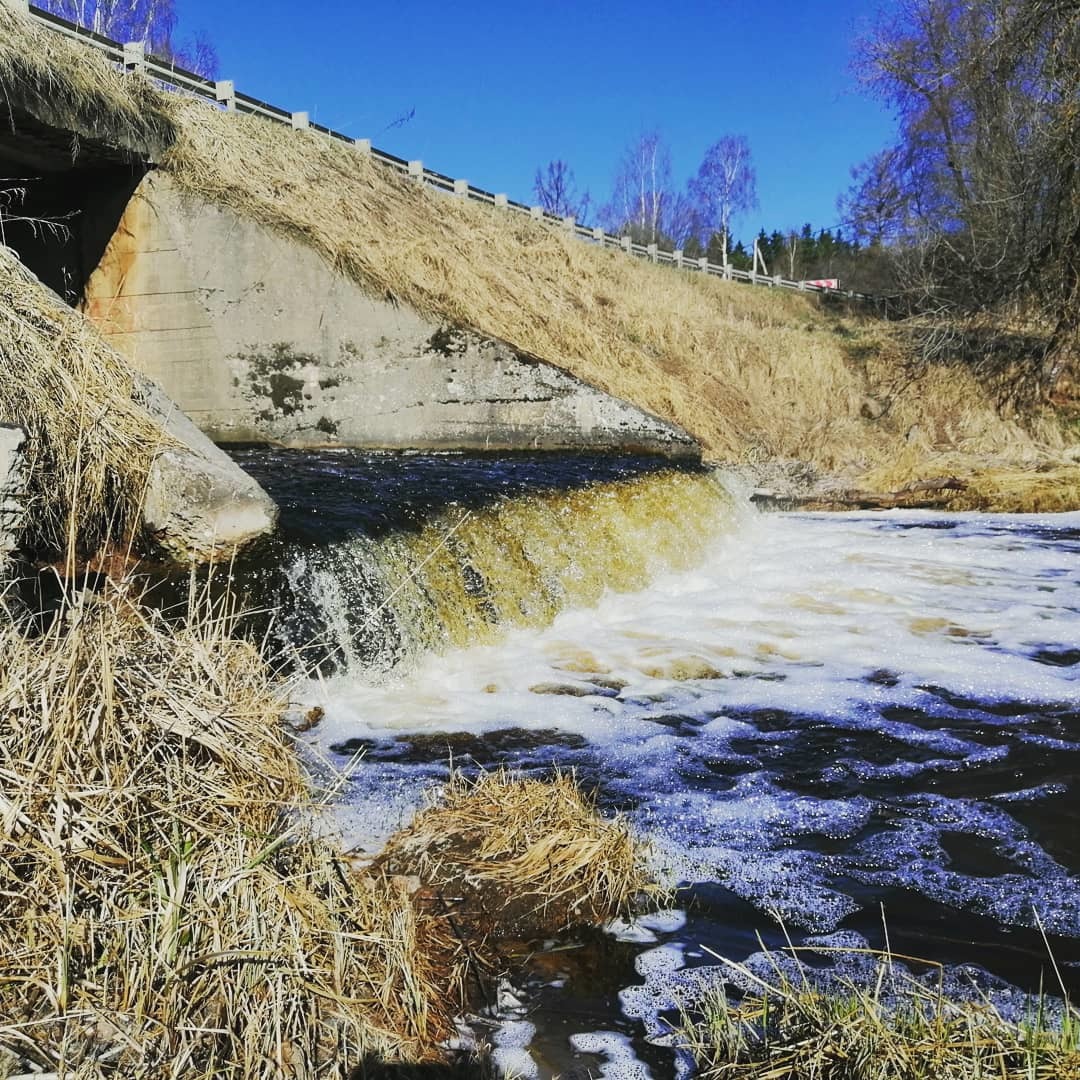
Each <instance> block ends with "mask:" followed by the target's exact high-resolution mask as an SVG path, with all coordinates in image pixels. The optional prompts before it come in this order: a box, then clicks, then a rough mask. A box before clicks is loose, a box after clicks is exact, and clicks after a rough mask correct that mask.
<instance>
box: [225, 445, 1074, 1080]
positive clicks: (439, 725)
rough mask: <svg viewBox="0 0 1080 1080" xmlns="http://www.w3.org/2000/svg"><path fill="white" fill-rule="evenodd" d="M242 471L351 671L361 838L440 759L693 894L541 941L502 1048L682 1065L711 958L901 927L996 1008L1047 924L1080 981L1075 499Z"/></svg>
mask: <svg viewBox="0 0 1080 1080" xmlns="http://www.w3.org/2000/svg"><path fill="white" fill-rule="evenodd" d="M242 456H243V457H244V464H245V466H246V467H248V468H249V469H251V470H252V471H253V472H256V473H257V474H258V475H259V476H260V478H261V479H263V480H264V481H265V482H266V483H267V485H268V487H269V488H270V489H271V491H272V493H274V494H276V495H278V497H279V498H280V499H281V500H282V501H283V503H284V504H285V506H286V514H285V522H284V525H283V539H282V541H281V544H282V545H283V549H282V550H279V551H278V552H277V553H276V554H275V556H274V559H273V560H272V561H273V562H275V563H276V564H277V565H279V566H281V567H283V568H284V569H283V570H282V571H281V573H282V574H283V575H284V576H283V579H282V580H280V581H279V582H278V586H277V588H278V589H279V595H278V598H279V599H281V598H284V599H285V600H286V603H285V606H286V608H287V609H288V610H289V611H290V612H291V614H290V616H289V617H288V619H287V620H286V623H285V625H284V626H283V629H285V630H287V631H288V635H289V637H290V640H291V641H292V643H293V644H294V645H302V644H305V643H307V642H309V641H311V642H314V643H315V648H316V649H317V650H321V651H322V652H324V653H325V654H326V656H327V657H329V663H328V665H327V667H326V668H325V671H324V676H323V678H322V679H321V680H320V681H317V682H312V683H311V684H310V686H308V687H307V689H306V691H305V694H306V697H307V699H308V700H310V702H311V703H313V704H315V703H318V704H321V705H323V706H324V707H325V709H326V717H325V719H324V720H323V722H322V723H321V724H320V725H319V727H318V728H316V729H315V730H314V731H313V732H312V733H311V734H310V736H309V737H310V739H311V743H312V747H313V749H314V750H317V751H320V752H322V753H324V754H326V755H327V756H329V757H331V758H334V759H336V760H338V761H342V762H343V761H345V760H346V755H350V754H352V753H354V752H356V751H358V750H363V751H364V752H365V757H364V759H363V763H362V764H361V765H360V767H359V768H358V770H357V772H356V774H355V777H354V779H353V781H352V783H351V784H350V786H349V788H348V790H347V793H346V795H345V800H344V803H345V805H344V806H343V807H342V821H343V827H344V828H345V830H346V833H347V837H348V840H349V842H350V843H351V844H353V845H354V846H356V847H357V848H358V849H359V850H365V849H368V850H374V848H375V847H377V846H378V844H379V842H380V841H381V840H382V839H383V838H385V836H386V835H388V834H389V833H390V832H391V831H392V830H393V829H395V828H396V827H398V826H399V825H400V824H402V823H403V822H404V821H405V820H407V818H408V816H409V814H410V813H411V812H412V810H413V809H414V808H415V807H416V805H417V804H418V803H419V802H420V801H421V800H422V798H423V795H424V792H425V790H426V789H427V788H428V787H430V786H431V785H433V784H435V783H437V782H438V781H439V780H440V779H442V778H443V777H445V775H446V771H447V763H448V760H449V758H450V757H451V755H452V757H453V760H454V763H455V764H459V765H466V766H491V765H495V764H502V763H506V764H509V765H513V766H515V767H517V768H521V769H524V770H527V771H530V772H538V773H543V772H544V771H546V770H550V769H551V768H552V767H554V766H558V767H573V768H575V769H576V770H577V772H578V775H579V776H580V777H581V779H582V780H583V782H584V783H585V784H586V785H587V786H592V787H595V788H596V789H597V790H598V792H599V796H600V801H601V804H602V806H604V807H605V808H608V809H617V810H620V811H622V812H624V813H626V814H627V815H628V816H629V818H630V820H631V821H632V823H633V824H634V826H635V827H636V829H637V830H638V831H639V832H640V833H641V834H642V835H643V836H645V837H647V838H648V839H650V840H651V841H652V842H653V844H654V852H655V856H654V857H655V863H656V867H657V870H658V872H659V873H661V874H662V875H663V876H664V877H665V878H666V880H667V881H668V882H670V883H671V884H673V885H681V886H682V887H683V888H682V891H681V892H680V893H679V894H678V898H677V905H678V907H677V909H676V910H673V911H669V912H665V913H661V915H659V916H656V917H653V918H651V919H646V920H644V921H643V922H640V923H636V924H633V925H630V926H623V927H613V928H609V931H608V932H607V933H606V934H595V935H585V936H583V937H581V938H577V939H573V940H566V941H560V942H555V943H551V947H550V949H549V950H548V951H546V952H544V953H542V954H541V955H540V956H538V957H536V958H535V959H534V961H533V963H532V964H531V966H530V968H529V973H528V976H527V977H526V979H525V981H524V984H523V985H522V986H520V987H518V990H517V996H518V998H519V999H520V1001H521V1003H522V1005H521V1009H520V1010H518V1014H516V1015H515V1013H514V1009H513V1008H511V1007H509V1005H507V1002H505V1001H504V1006H506V1008H504V1020H506V1022H505V1023H503V1025H502V1027H500V1028H499V1029H498V1031H497V1033H496V1035H495V1042H496V1044H497V1045H498V1046H499V1051H498V1053H499V1055H500V1058H501V1060H503V1061H505V1062H507V1063H512V1064H514V1065H516V1066H517V1067H518V1068H520V1069H522V1070H523V1071H524V1073H525V1074H527V1075H528V1074H531V1075H538V1076H549V1075H552V1074H554V1073H555V1072H558V1071H560V1070H561V1071H562V1072H563V1073H564V1074H565V1073H566V1072H567V1071H568V1070H569V1069H571V1068H572V1067H574V1066H575V1064H576V1065H581V1066H589V1067H591V1068H592V1069H593V1070H594V1075H604V1076H619V1077H623V1076H626V1077H644V1076H652V1077H654V1078H656V1080H659V1078H660V1077H665V1076H673V1075H676V1073H677V1072H678V1071H679V1070H683V1069H684V1068H685V1062H681V1061H680V1060H679V1059H678V1058H677V1057H676V1055H675V1054H674V1053H673V1052H672V1051H671V1050H670V1049H667V1048H666V1046H665V1044H666V1042H667V1041H668V1037H667V1026H666V1024H665V1022H664V1021H665V1017H668V1018H670V1016H671V1015H672V1012H671V1010H673V1009H677V1008H678V1007H679V1006H680V1005H683V1004H688V1003H690V1002H692V1000H693V998H694V996H695V994H697V993H698V992H700V988H701V986H702V985H703V984H706V983H707V982H708V981H709V979H710V978H711V977H714V976H715V972H716V964H717V961H716V960H715V959H714V958H713V956H712V955H711V953H710V952H709V950H712V951H715V952H717V953H720V954H723V955H724V956H727V957H730V958H732V959H735V960H741V959H744V958H746V957H748V956H751V955H752V954H754V953H757V952H758V951H759V950H760V948H761V941H764V943H765V944H766V945H778V944H782V943H783V940H784V938H783V934H784V933H785V932H786V933H787V934H790V935H791V937H792V938H794V939H796V942H797V943H798V942H812V943H818V944H822V945H826V946H827V945H830V944H832V945H836V944H840V945H843V944H850V943H852V942H856V943H863V942H869V943H870V944H871V945H875V946H880V945H882V944H884V940H885V933H886V931H885V929H883V913H884V925H885V926H887V933H888V938H889V943H890V945H891V947H892V948H893V949H894V950H897V951H899V952H904V953H909V954H914V955H920V956H926V957H929V958H932V959H934V960H938V961H941V962H943V963H945V964H946V965H949V971H950V974H951V977H952V979H953V982H954V984H955V986H956V987H957V992H960V989H962V987H963V985H965V984H972V983H976V984H978V985H979V986H980V987H981V988H982V990H983V992H987V993H991V994H992V995H994V996H995V1000H998V1001H1000V1002H1004V1003H1007V1002H1009V1001H1013V1002H1014V1003H1016V1002H1019V1001H1021V999H1022V993H1023V992H1025V991H1030V990H1034V989H1037V987H1038V984H1039V980H1040V978H1043V977H1046V978H1047V979H1052V978H1053V976H1052V974H1051V973H1050V969H1049V967H1048V964H1047V951H1046V943H1045V942H1044V940H1043V934H1042V932H1041V931H1040V929H1039V923H1040V922H1041V924H1042V926H1043V927H1044V928H1045V932H1046V937H1047V939H1048V941H1049V944H1050V945H1051V947H1052V949H1053V952H1054V955H1055V957H1056V959H1057V962H1058V965H1059V967H1060V970H1061V975H1062V978H1063V979H1064V981H1065V983H1066V985H1067V987H1068V989H1069V990H1070V991H1075V990H1077V989H1080V834H1078V833H1077V830H1076V824H1075V819H1074V816H1073V809H1074V807H1075V805H1076V802H1075V800H1076V795H1077V786H1078V782H1080V693H1078V690H1080V558H1078V556H1080V515H1057V516H1046V517H1033V516H1011V517H1006V516H991V515H971V514H966V515H940V514H931V513H922V512H891V513H884V514H843V515H816V514H758V513H756V512H754V511H753V510H752V509H751V508H750V507H749V505H748V504H747V502H746V501H745V499H743V498H742V497H741V496H739V495H738V494H733V493H731V492H729V491H728V490H727V489H726V488H725V486H724V485H723V484H722V483H721V482H720V480H719V479H718V478H717V477H716V476H714V475H713V474H710V473H707V472H704V471H699V472H673V471H671V470H666V469H661V468H659V467H658V466H657V464H656V463H655V462H649V461H615V460H611V459H603V458H597V459H588V458H559V459H546V460H545V459H528V458H523V459H522V458H519V459H500V458H490V459H466V458H452V457H423V456H413V457H407V458H404V459H401V458H397V459H391V458H386V457H379V456H372V455H366V456H365V455H360V454H327V455H304V456H302V457H301V456H295V455H294V456H290V455H287V454H284V453H281V452H276V453H275V452H266V451H257V452H256V451H248V452H245V455H242ZM778 919H781V920H782V921H783V925H784V927H786V931H781V930H780V928H779V926H778V923H777V920H778ZM759 934H760V936H761V940H760V941H759V938H758V936H757V935H759ZM509 1004H510V1005H512V1004H513V1003H512V1002H510V1003H509ZM507 1017H509V1019H507ZM600 1070H602V1072H601V1071H600Z"/></svg>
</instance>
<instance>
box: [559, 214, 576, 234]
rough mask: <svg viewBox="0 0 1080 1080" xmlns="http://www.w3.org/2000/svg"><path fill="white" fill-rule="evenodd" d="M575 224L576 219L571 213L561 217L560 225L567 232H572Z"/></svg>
mask: <svg viewBox="0 0 1080 1080" xmlns="http://www.w3.org/2000/svg"><path fill="white" fill-rule="evenodd" d="M576 224H577V221H576V219H575V218H574V215H573V214H570V215H569V216H567V217H564V218H563V219H562V226H563V228H564V229H565V230H566V231H567V232H573V231H574V226H575V225H576Z"/></svg>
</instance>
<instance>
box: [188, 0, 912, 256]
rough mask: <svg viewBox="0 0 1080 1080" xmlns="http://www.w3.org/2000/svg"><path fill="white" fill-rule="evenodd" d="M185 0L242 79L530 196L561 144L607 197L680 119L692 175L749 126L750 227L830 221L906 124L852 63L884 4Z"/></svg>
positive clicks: (674, 139)
mask: <svg viewBox="0 0 1080 1080" xmlns="http://www.w3.org/2000/svg"><path fill="white" fill-rule="evenodd" d="M176 2H177V6H178V9H179V14H180V17H181V36H182V35H183V34H184V33H188V32H191V31H194V30H196V29H203V30H205V31H206V32H207V34H208V35H209V37H210V38H211V39H212V40H213V42H214V44H215V46H216V47H217V50H218V53H219V55H220V59H221V65H220V73H219V74H220V77H221V78H231V79H234V80H235V82H236V85H237V89H239V90H241V91H243V92H245V93H248V94H253V95H255V96H257V97H261V98H263V99H264V100H267V101H270V102H272V103H273V104H275V105H280V106H282V107H283V108H287V109H291V110H301V109H306V110H308V111H309V112H310V113H311V115H312V118H313V119H316V120H318V121H320V122H321V123H324V124H328V125H330V126H331V127H335V128H338V129H339V130H341V131H344V132H346V133H348V134H350V135H354V136H357V137H370V138H371V139H372V141H373V142H374V143H375V145H376V146H379V147H381V148H383V149H385V150H388V151H390V152H392V153H395V154H398V155H400V156H401V157H405V158H422V159H423V161H424V163H425V164H426V165H428V166H430V167H431V168H434V169H437V170H439V171H440V172H443V173H447V174H449V175H451V176H456V177H464V178H466V179H468V180H470V181H472V182H473V183H474V184H477V185H478V186H482V187H486V188H488V189H489V190H492V191H505V192H507V193H508V194H509V195H510V196H511V197H513V198H517V199H520V200H522V201H524V202H529V201H531V199H532V184H533V176H534V173H535V171H536V167H537V166H538V165H540V164H543V163H546V162H547V161H549V160H550V159H552V158H558V157H561V158H563V159H565V160H566V161H568V162H569V163H570V165H571V166H572V167H573V169H574V171H575V173H576V176H577V180H578V183H579V186H580V187H583V188H588V189H589V190H590V191H591V193H592V195H593V198H594V202H597V201H603V200H604V199H605V198H606V197H607V195H608V194H609V192H610V188H611V180H612V175H613V173H614V171H615V167H616V163H617V161H618V159H619V157H620V155H621V152H622V150H623V148H624V147H625V146H626V145H627V143H628V142H630V141H631V140H633V139H634V137H635V136H636V135H637V134H638V133H639V132H641V131H642V130H646V129H651V128H658V129H660V130H661V131H662V132H663V133H664V135H665V136H666V138H667V140H668V142H669V144H670V146H671V150H672V160H673V166H674V174H675V180H676V182H677V183H679V184H681V183H682V182H683V181H684V180H685V179H686V177H687V176H689V175H690V174H691V173H692V172H693V171H694V170H695V169H696V168H697V164H698V162H699V161H700V159H701V156H702V153H703V152H704V150H705V148H706V147H707V146H708V145H709V144H710V143H711V142H713V141H714V140H715V139H716V138H718V137H719V136H721V135H723V134H725V133H732V134H745V135H746V136H747V137H748V138H749V140H750V145H751V149H752V151H753V155H754V160H755V164H756V167H757V174H758V196H759V201H760V204H761V205H760V209H759V210H758V211H756V212H752V213H751V214H749V215H747V216H746V218H745V219H744V220H742V221H741V222H739V223H738V224H737V227H736V232H737V235H739V236H743V237H749V236H751V235H753V234H754V233H756V232H757V229H758V227H759V226H762V225H764V226H766V227H767V228H770V229H771V228H786V227H789V226H798V225H801V224H802V223H803V222H804V221H810V222H811V223H812V224H813V225H814V226H815V228H817V227H819V226H826V225H832V224H834V223H835V221H836V218H837V214H836V197H837V195H838V194H839V193H840V192H841V191H842V190H843V189H845V188H846V187H847V184H848V170H849V169H850V167H851V166H852V165H854V164H855V163H857V162H859V161H861V160H862V159H864V158H865V157H867V156H868V155H869V154H870V153H872V152H873V151H875V150H876V149H879V148H880V147H881V146H882V145H883V144H884V143H885V142H886V141H887V140H888V138H889V135H890V132H891V130H892V123H891V119H890V117H889V116H888V115H887V114H885V113H884V112H883V111H882V110H881V109H880V108H879V107H878V106H877V105H876V104H875V103H874V102H872V101H868V100H866V99H865V98H864V97H862V96H861V95H860V94H859V93H858V92H857V89H856V87H855V85H854V80H853V78H852V76H851V74H850V71H849V62H850V51H851V39H852V36H853V34H854V32H855V31H856V30H857V29H858V28H859V27H860V26H861V25H863V21H864V20H865V19H867V18H868V16H869V14H870V13H871V12H872V10H873V5H868V4H864V3H859V2H857V0H825V2H820V0H804V2H801V3H796V2H793V0H760V2H755V0H712V2H711V3H708V2H696V3H695V2H682V0H674V2H669V3H666V4H665V3H662V2H661V3H646V2H644V0H625V2H623V3H616V2H614V0H604V2H598V3H588V2H586V3H570V2H563V0H558V2H553V3H550V4H548V5H546V6H544V5H534V4H518V5H515V4H514V3H513V2H512V0H511V2H510V3H494V2H487V0H485V2H482V3H475V2H472V3H434V2H430V0H414V2H409V3H388V2H379V0H373V2H369V3H366V4H308V5H304V6H301V5H298V4H297V3H295V2H294V0H290V2H286V0H260V2H259V3H255V2H252V0H233V2H232V3H225V4H223V3H221V2H220V0H213V2H212V0H176ZM410 109H415V110H416V115H415V118H414V119H413V120H412V121H411V122H409V123H408V124H405V125H404V126H402V127H399V128H392V127H389V125H391V124H392V123H393V121H394V120H395V119H396V118H397V117H399V116H401V115H402V114H404V113H406V112H408V111H409V110H410Z"/></svg>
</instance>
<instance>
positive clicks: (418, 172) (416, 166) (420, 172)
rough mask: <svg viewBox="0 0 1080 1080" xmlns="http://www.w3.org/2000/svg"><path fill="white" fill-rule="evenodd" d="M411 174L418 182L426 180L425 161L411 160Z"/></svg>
mask: <svg viewBox="0 0 1080 1080" xmlns="http://www.w3.org/2000/svg"><path fill="white" fill-rule="evenodd" d="M409 176H410V177H411V178H412V179H413V180H416V181H417V182H418V183H421V184H422V183H423V182H424V163H423V162H422V161H420V160H417V161H410V162H409Z"/></svg>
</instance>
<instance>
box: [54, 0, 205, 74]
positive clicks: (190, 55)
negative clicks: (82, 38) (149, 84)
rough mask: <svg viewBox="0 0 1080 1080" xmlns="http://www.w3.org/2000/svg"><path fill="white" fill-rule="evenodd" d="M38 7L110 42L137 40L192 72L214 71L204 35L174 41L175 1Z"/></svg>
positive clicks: (82, 1)
mask: <svg viewBox="0 0 1080 1080" xmlns="http://www.w3.org/2000/svg"><path fill="white" fill-rule="evenodd" d="M41 6H42V7H43V8H44V9H45V10H46V11H51V12H52V13H53V14H54V15H59V16H60V17H61V18H63V19H67V20H68V21H69V22H73V23H78V24H79V26H85V27H86V28H87V29H88V30H93V31H94V32H95V33H98V34H103V35H104V36H105V37H109V38H112V39H113V40H114V41H141V42H143V43H144V44H145V45H146V50H147V52H149V53H151V54H152V55H154V56H158V57H161V59H163V60H169V61H172V62H173V63H176V64H178V65H180V66H181V67H184V68H188V69H189V70H191V71H194V72H195V73H196V74H199V75H204V76H208V77H209V76H213V75H214V74H215V73H216V69H217V55H216V53H215V52H214V48H213V46H212V45H211V44H210V42H209V40H208V39H207V38H205V37H203V36H202V35H199V36H196V37H195V38H194V40H192V41H191V42H188V43H184V44H182V45H181V44H177V43H176V41H175V40H174V38H173V35H174V33H175V31H176V23H177V15H176V3H175V0H42V3H41Z"/></svg>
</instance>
